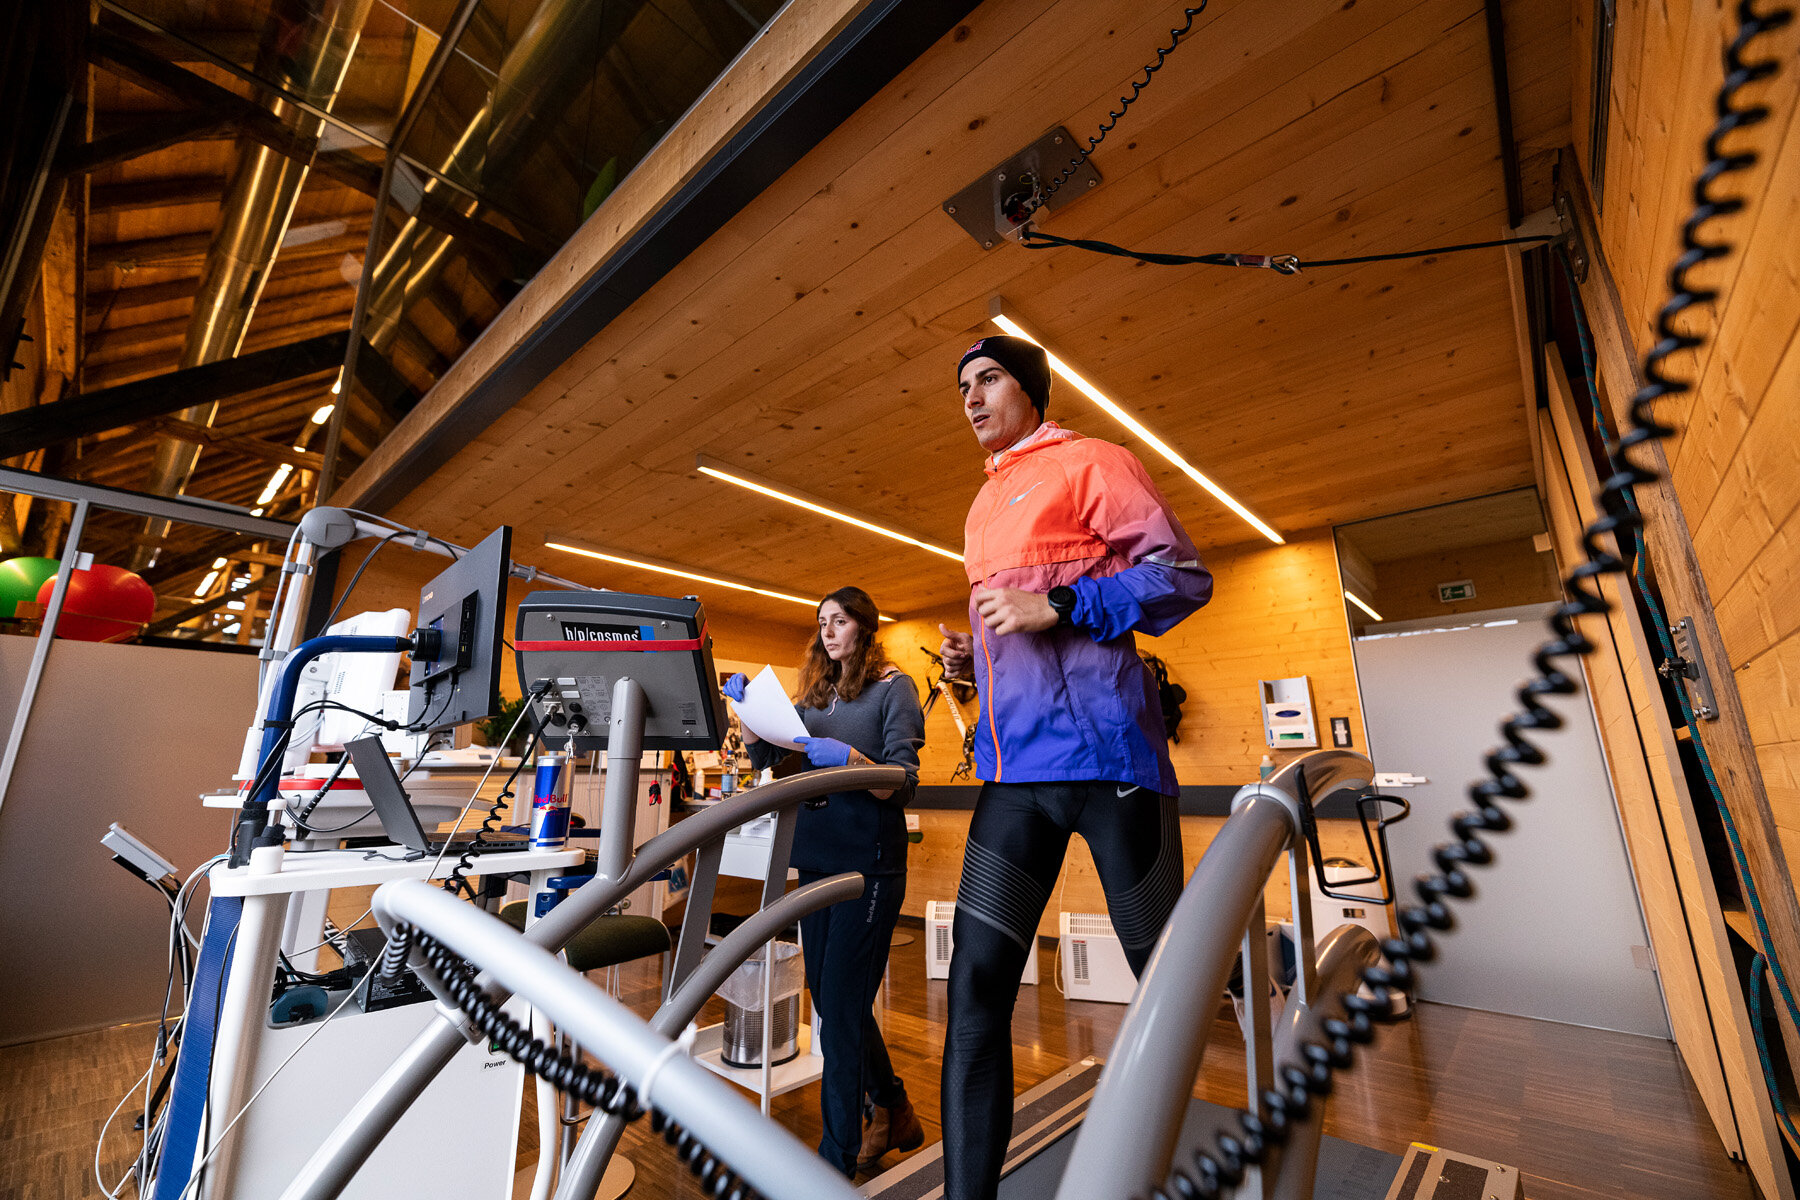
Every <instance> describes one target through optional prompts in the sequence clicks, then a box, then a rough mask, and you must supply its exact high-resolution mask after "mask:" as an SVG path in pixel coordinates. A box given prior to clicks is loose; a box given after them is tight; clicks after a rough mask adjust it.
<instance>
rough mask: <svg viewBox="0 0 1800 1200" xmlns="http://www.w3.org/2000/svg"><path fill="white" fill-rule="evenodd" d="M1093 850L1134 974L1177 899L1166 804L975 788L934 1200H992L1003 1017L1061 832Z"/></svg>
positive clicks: (1140, 796)
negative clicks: (940, 1179)
mask: <svg viewBox="0 0 1800 1200" xmlns="http://www.w3.org/2000/svg"><path fill="white" fill-rule="evenodd" d="M1072 833H1079V834H1080V835H1081V836H1082V838H1083V840H1085V841H1086V842H1087V844H1088V849H1089V850H1091V851H1092V852H1093V855H1094V866H1095V867H1096V868H1097V869H1098V870H1099V873H1100V885H1101V887H1102V888H1103V889H1104V890H1105V892H1106V909H1107V912H1108V914H1109V915H1110V916H1111V918H1112V925H1113V931H1114V932H1115V933H1117V934H1118V935H1119V942H1120V944H1121V945H1122V946H1123V947H1124V950H1125V957H1126V959H1127V961H1129V962H1130V964H1131V969H1132V972H1133V973H1135V974H1142V973H1143V969H1144V965H1145V964H1146V963H1147V962H1149V960H1150V952H1151V951H1152V950H1153V949H1155V947H1156V939H1157V938H1158V936H1159V935H1160V934H1161V933H1162V927H1163V924H1164V923H1165V922H1166V921H1167V920H1168V919H1169V914H1170V913H1171V912H1172V911H1174V908H1175V901H1176V900H1177V899H1179V898H1180V896H1181V883H1182V875H1183V872H1182V861H1181V825H1180V821H1179V818H1178V816H1177V813H1176V806H1175V798H1174V797H1173V796H1161V795H1158V794H1157V793H1155V792H1151V791H1147V790H1145V789H1143V788H1134V787H1124V786H1121V785H1119V784H1115V783H1104V782H1102V783H1024V784H997V783H989V784H984V785H983V786H982V789H981V796H980V798H979V799H978V800H977V801H976V802H975V816H974V818H973V819H972V820H971V821H970V823H969V843H968V849H967V851H966V852H965V853H964V855H963V869H962V882H961V884H960V886H959V887H958V888H957V893H956V918H955V925H954V927H953V932H954V934H955V938H956V952H955V954H954V955H953V956H952V957H951V959H950V989H949V990H950V1027H949V1030H948V1032H947V1034H946V1036H945V1040H944V1085H943V1086H944V1091H943V1113H944V1185H945V1186H944V1196H945V1200H993V1197H994V1196H995V1195H996V1193H997V1192H998V1191H999V1188H1000V1168H1001V1166H1002V1165H1003V1163H1004V1160H1005V1156H1006V1143H1007V1141H1008V1140H1009V1139H1010V1137H1011V1134H1012V1102H1013V1062H1012V1013H1013V1005H1014V1003H1015V1002H1016V1001H1017V1000H1018V997H1019V978H1020V976H1021V975H1022V974H1023V973H1024V970H1025V960H1026V956H1027V955H1028V954H1030V953H1032V951H1033V949H1034V948H1035V947H1036V944H1037V926H1038V921H1039V919H1041V918H1042V916H1043V914H1044V906H1045V904H1047V903H1048V902H1049V899H1050V891H1051V889H1052V888H1053V887H1054V886H1055V885H1056V877H1057V875H1058V874H1059V873H1060V872H1061V870H1062V864H1063V855H1064V853H1065V852H1066V851H1067V850H1068V846H1069V835H1070V834H1072Z"/></svg>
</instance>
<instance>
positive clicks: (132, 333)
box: [84, 280, 355, 369]
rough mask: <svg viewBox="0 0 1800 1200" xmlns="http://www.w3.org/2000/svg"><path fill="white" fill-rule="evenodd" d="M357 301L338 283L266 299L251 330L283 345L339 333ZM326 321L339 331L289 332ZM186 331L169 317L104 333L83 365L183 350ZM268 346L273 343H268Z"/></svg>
mask: <svg viewBox="0 0 1800 1200" xmlns="http://www.w3.org/2000/svg"><path fill="white" fill-rule="evenodd" d="M354 301H355V292H354V290H353V289H351V288H349V287H347V286H345V285H344V284H343V283H342V282H341V281H335V280H334V282H333V284H332V286H330V287H325V288H315V289H314V290H312V291H310V292H296V293H293V294H291V295H287V296H274V297H269V298H267V299H265V300H263V301H262V302H261V303H259V304H258V305H257V306H256V313H255V315H254V317H253V318H252V326H253V328H257V329H258V332H262V331H267V332H268V333H269V334H272V335H276V336H280V337H282V338H283V340H284V341H298V340H299V338H300V337H309V336H311V334H313V333H325V332H335V331H336V329H342V328H344V327H345V326H347V325H349V323H350V308H351V305H352V304H353V303H354ZM321 319H323V320H329V321H331V322H332V323H333V324H334V325H335V329H334V328H331V327H327V328H326V329H313V330H308V331H307V332H305V333H301V334H300V335H299V337H296V336H294V335H292V334H290V333H289V332H288V329H287V327H289V326H292V327H296V328H297V327H299V326H301V325H305V324H309V323H313V322H316V321H318V320H321ZM187 331H188V318H186V317H170V318H168V319H166V320H162V321H146V322H144V323H143V324H142V325H124V326H120V327H118V328H113V329H104V330H101V331H99V332H97V333H95V334H94V335H93V336H92V337H91V338H90V339H89V341H88V350H87V358H86V360H85V361H84V365H85V366H86V367H88V368H89V369H92V368H94V367H104V366H110V365H112V364H113V363H116V362H119V361H121V360H123V359H125V358H126V357H127V356H128V355H129V356H131V357H138V356H139V355H150V354H156V353H158V352H162V351H169V352H179V351H180V349H181V347H182V344H183V343H184V342H185V341H186V340H187ZM264 344H265V345H267V344H268V343H267V342H266V341H265V342H264Z"/></svg>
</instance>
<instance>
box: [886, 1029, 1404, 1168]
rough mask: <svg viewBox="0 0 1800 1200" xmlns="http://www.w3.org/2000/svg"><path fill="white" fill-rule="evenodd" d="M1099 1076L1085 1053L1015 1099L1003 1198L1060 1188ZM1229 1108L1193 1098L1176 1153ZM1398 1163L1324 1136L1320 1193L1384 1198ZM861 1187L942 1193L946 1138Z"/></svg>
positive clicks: (1183, 1155) (1182, 1156) (1182, 1157)
mask: <svg viewBox="0 0 1800 1200" xmlns="http://www.w3.org/2000/svg"><path fill="white" fill-rule="evenodd" d="M1099 1080H1100V1064H1099V1063H1097V1062H1095V1061H1094V1060H1092V1059H1086V1060H1084V1061H1083V1062H1081V1063H1078V1064H1076V1065H1075V1066H1073V1067H1070V1068H1069V1069H1068V1070H1066V1071H1062V1072H1060V1073H1058V1074H1056V1075H1053V1076H1051V1077H1050V1078H1049V1079H1046V1080H1045V1081H1044V1082H1043V1083H1041V1084H1039V1085H1038V1086H1037V1087H1034V1088H1032V1089H1031V1090H1030V1091H1028V1092H1026V1093H1025V1094H1023V1095H1021V1096H1020V1097H1019V1098H1018V1099H1017V1100H1016V1101H1015V1102H1014V1105H1013V1139H1012V1143H1011V1145H1010V1146H1008V1148H1007V1162H1008V1170H1007V1173H1006V1175H1005V1176H1004V1177H1003V1178H1002V1179H1001V1181H1000V1200H1050V1197H1052V1196H1054V1195H1055V1194H1056V1188H1057V1185H1058V1183H1060V1182H1061V1180H1062V1172H1063V1165H1064V1164H1065V1163H1066V1162H1068V1159H1069V1153H1070V1152H1071V1151H1072V1150H1073V1149H1074V1146H1075V1137H1074V1134H1075V1129H1076V1126H1077V1125H1078V1124H1079V1123H1080V1120H1081V1115H1082V1114H1083V1113H1084V1112H1086V1111H1087V1104H1088V1100H1089V1098H1091V1097H1092V1095H1093V1092H1094V1085H1095V1084H1097V1083H1098V1082H1099ZM1229 1114H1230V1110H1229V1109H1226V1108H1224V1107H1222V1106H1220V1105H1217V1104H1212V1103H1209V1102H1208V1101H1205V1100H1191V1101H1189V1102H1188V1112H1187V1120H1186V1121H1185V1122H1184V1123H1183V1125H1182V1129H1181V1141H1180V1144H1179V1149H1178V1150H1177V1160H1178V1161H1188V1159H1187V1156H1188V1154H1189V1153H1190V1152H1191V1150H1192V1148H1193V1147H1194V1146H1195V1145H1197V1144H1198V1143H1199V1142H1200V1140H1201V1139H1203V1138H1204V1137H1206V1135H1207V1133H1208V1132H1209V1131H1210V1130H1212V1129H1215V1128H1217V1127H1218V1125H1219V1123H1220V1122H1221V1121H1223V1120H1226V1119H1229ZM1399 1169H1400V1156H1399V1155H1397V1154H1388V1153H1386V1152H1385V1151H1381V1150H1374V1149H1371V1148H1369V1147H1368V1146H1359V1145H1357V1144H1356V1143H1354V1142H1345V1141H1340V1140H1339V1139H1337V1138H1334V1137H1326V1138H1325V1139H1324V1141H1323V1144H1322V1145H1321V1146H1320V1147H1319V1173H1318V1183H1317V1184H1316V1186H1315V1190H1314V1192H1313V1197H1314V1200H1383V1198H1384V1197H1385V1196H1386V1195H1387V1191H1388V1187H1389V1185H1391V1184H1392V1183H1393V1181H1394V1173H1395V1172H1396V1171H1398V1170H1399ZM860 1190H861V1192H862V1194H863V1195H865V1196H869V1197H872V1198H875V1200H942V1197H943V1194H944V1159H943V1144H942V1143H941V1142H940V1143H939V1144H937V1145H935V1146H929V1147H927V1148H926V1149H924V1150H922V1151H920V1152H919V1153H917V1154H915V1155H913V1156H912V1157H911V1158H909V1159H907V1160H906V1161H905V1162H903V1163H901V1164H900V1165H899V1166H897V1167H895V1168H894V1169H893V1170H891V1171H888V1172H886V1173H885V1174H882V1175H878V1176H876V1177H875V1178H874V1179H871V1180H870V1181H869V1182H868V1183H866V1184H864V1185H863V1186H862V1188H861V1189H860Z"/></svg>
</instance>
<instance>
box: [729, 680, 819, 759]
mask: <svg viewBox="0 0 1800 1200" xmlns="http://www.w3.org/2000/svg"><path fill="white" fill-rule="evenodd" d="M731 706H732V708H733V709H735V710H736V712H737V716H738V720H739V721H742V722H743V723H744V728H746V729H748V730H749V731H750V732H751V733H754V734H755V735H756V736H757V737H759V738H761V739H762V740H763V741H765V742H774V743H775V744H776V745H777V746H786V747H787V748H788V749H789V750H798V749H799V748H800V742H799V741H798V739H799V738H803V737H806V736H807V733H806V726H805V724H803V723H802V722H801V720H800V714H799V713H797V712H795V711H794V702H793V700H791V699H789V698H788V694H787V689H786V688H784V687H782V686H781V680H779V679H777V678H775V668H773V667H764V668H763V669H762V670H761V671H759V672H758V673H757V676H756V678H755V679H752V680H751V681H750V683H749V685H748V686H746V687H745V688H744V698H743V700H741V701H735V700H734V701H733V702H732V705H731Z"/></svg>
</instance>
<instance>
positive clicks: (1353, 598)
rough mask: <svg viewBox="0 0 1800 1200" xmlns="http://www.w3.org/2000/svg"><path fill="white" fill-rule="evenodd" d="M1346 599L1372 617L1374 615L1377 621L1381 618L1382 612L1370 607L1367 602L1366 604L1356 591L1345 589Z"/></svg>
mask: <svg viewBox="0 0 1800 1200" xmlns="http://www.w3.org/2000/svg"><path fill="white" fill-rule="evenodd" d="M1344 599H1346V600H1348V601H1349V602H1350V603H1352V604H1354V605H1356V607H1358V608H1360V609H1362V610H1363V611H1364V612H1366V613H1368V614H1369V615H1370V616H1371V617H1374V618H1375V619H1376V620H1377V621H1379V620H1381V614H1380V613H1378V612H1376V611H1375V610H1374V609H1372V608H1370V607H1369V606H1368V605H1367V604H1364V603H1363V599H1362V597H1361V596H1358V595H1357V594H1356V593H1355V592H1353V591H1351V590H1350V589H1349V588H1345V589H1344Z"/></svg>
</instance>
